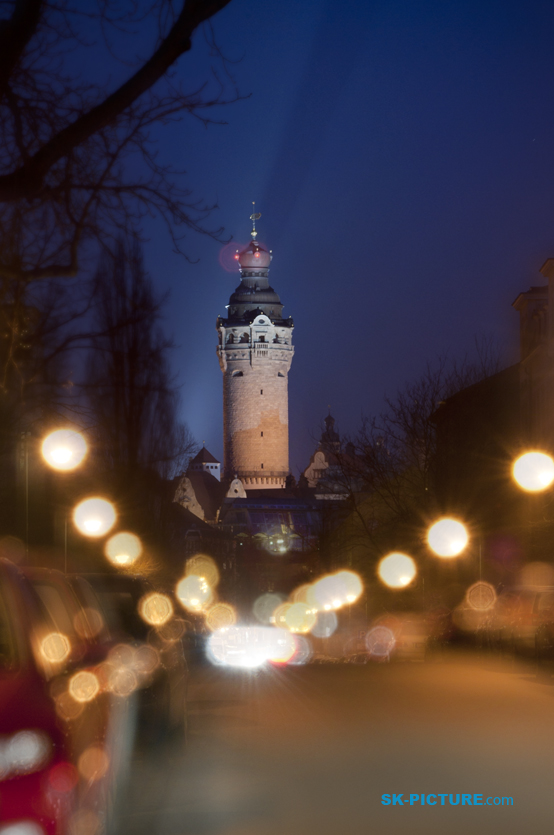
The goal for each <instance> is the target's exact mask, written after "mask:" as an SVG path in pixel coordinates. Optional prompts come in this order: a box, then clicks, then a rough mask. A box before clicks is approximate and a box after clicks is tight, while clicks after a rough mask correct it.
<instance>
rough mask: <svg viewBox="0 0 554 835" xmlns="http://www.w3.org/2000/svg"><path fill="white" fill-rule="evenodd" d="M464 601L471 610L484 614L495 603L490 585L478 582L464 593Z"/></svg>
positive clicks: (492, 588) (494, 594)
mask: <svg viewBox="0 0 554 835" xmlns="http://www.w3.org/2000/svg"><path fill="white" fill-rule="evenodd" d="M466 600H467V602H468V605H469V606H471V608H472V609H475V610H477V611H478V612H485V611H487V610H488V609H492V608H493V606H494V604H495V603H496V591H495V588H494V586H492V585H491V584H490V583H484V582H483V581H481V580H480V581H479V582H478V583H474V584H473V585H472V586H470V587H469V589H468V590H467V592H466Z"/></svg>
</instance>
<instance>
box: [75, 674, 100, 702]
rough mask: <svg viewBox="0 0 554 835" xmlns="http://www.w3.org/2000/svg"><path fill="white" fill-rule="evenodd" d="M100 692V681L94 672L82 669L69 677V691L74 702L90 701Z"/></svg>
mask: <svg viewBox="0 0 554 835" xmlns="http://www.w3.org/2000/svg"><path fill="white" fill-rule="evenodd" d="M99 692H100V682H99V681H98V679H97V677H96V676H95V675H94V673H91V672H89V671H88V670H83V671H82V672H80V673H75V675H74V676H73V677H72V678H71V679H70V682H69V693H70V695H71V696H73V698H74V699H75V701H76V702H91V701H92V700H93V699H94V698H95V697H96V696H97V695H98V693H99Z"/></svg>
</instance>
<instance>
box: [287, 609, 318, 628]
mask: <svg viewBox="0 0 554 835" xmlns="http://www.w3.org/2000/svg"><path fill="white" fill-rule="evenodd" d="M283 619H284V625H285V626H286V627H287V629H289V630H290V631H291V632H309V631H310V630H311V629H313V627H314V626H315V623H316V620H317V613H316V612H314V611H312V609H310V608H309V607H308V604H307V603H291V604H290V606H288V608H287V610H286V612H285V613H284V618H283ZM279 625H281V624H279Z"/></svg>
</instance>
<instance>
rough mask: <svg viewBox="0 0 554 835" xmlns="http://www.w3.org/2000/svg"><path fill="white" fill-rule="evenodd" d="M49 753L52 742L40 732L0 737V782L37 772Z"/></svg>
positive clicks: (23, 732)
mask: <svg viewBox="0 0 554 835" xmlns="http://www.w3.org/2000/svg"><path fill="white" fill-rule="evenodd" d="M51 753H52V742H51V741H50V738H49V737H48V736H47V735H46V734H45V733H43V732H42V731H27V730H25V731H18V732H17V733H15V734H12V735H11V736H4V737H0V780H8V779H9V778H10V777H16V776H17V775H19V774H31V773H32V772H33V771H37V770H38V769H39V768H42V767H43V766H44V765H45V764H46V763H47V762H48V760H49V758H50V754H51ZM2 831H3V830H0V835H1V834H2Z"/></svg>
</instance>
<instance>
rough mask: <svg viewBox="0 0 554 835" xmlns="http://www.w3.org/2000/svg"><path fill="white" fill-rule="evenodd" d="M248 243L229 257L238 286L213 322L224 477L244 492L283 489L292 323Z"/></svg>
mask: <svg viewBox="0 0 554 835" xmlns="http://www.w3.org/2000/svg"><path fill="white" fill-rule="evenodd" d="M260 217H261V215H260V214H259V213H256V212H255V211H254V213H253V214H252V215H251V217H250V219H251V220H252V232H251V233H250V234H251V237H252V240H251V241H250V243H249V244H248V246H247V247H246V248H245V249H244V250H242V251H241V252H238V251H237V254H236V256H235V258H236V260H237V262H238V265H239V269H240V274H241V282H240V284H239V286H238V287H237V288H236V290H235V292H234V293H232V294H231V297H230V299H229V304H228V305H227V318H223V317H219V318H218V320H217V330H218V334H219V345H218V348H217V353H218V357H219V364H220V366H221V370H222V372H223V424H224V427H223V432H224V439H223V440H224V474H225V477H226V478H228V479H232V478H234V477H235V476H237V477H238V478H240V479H241V481H242V482H243V484H244V486H245V488H246V489H247V490H258V489H266V488H276V487H284V486H285V479H286V477H287V475H288V472H289V438H288V372H289V369H290V365H291V362H292V355H293V352H294V348H293V347H292V329H293V321H292V319H291V318H290V317H289V318H288V319H283V305H282V304H281V300H280V298H279V296H278V295H277V293H276V292H275V290H274V289H273V288H272V287H270V286H269V279H268V273H269V265H270V263H271V258H272V255H271V252H268V250H267V249H265V248H264V247H263V246H262V245H261V244H260V243H258V241H257V240H256V238H257V232H256V220H259V218H260Z"/></svg>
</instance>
